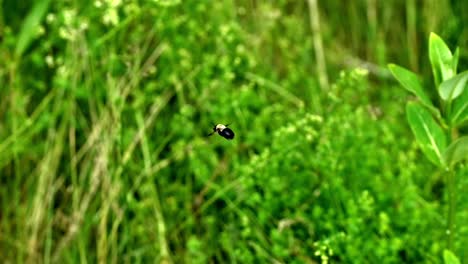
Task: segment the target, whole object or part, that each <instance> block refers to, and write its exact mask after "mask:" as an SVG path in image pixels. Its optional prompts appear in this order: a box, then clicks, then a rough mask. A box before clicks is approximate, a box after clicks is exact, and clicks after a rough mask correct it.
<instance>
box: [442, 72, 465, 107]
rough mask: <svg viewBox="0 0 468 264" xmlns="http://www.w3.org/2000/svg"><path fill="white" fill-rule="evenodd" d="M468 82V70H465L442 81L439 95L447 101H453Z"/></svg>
mask: <svg viewBox="0 0 468 264" xmlns="http://www.w3.org/2000/svg"><path fill="white" fill-rule="evenodd" d="M467 82H468V71H464V72H462V73H459V74H457V75H455V76H454V77H452V78H450V79H448V80H446V81H444V82H442V83H441V84H440V86H439V95H440V97H441V98H442V99H444V100H446V101H452V100H453V99H455V98H457V97H458V96H460V94H462V92H463V90H464V89H465V87H466V83H467Z"/></svg>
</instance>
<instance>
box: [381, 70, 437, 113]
mask: <svg viewBox="0 0 468 264" xmlns="http://www.w3.org/2000/svg"><path fill="white" fill-rule="evenodd" d="M388 68H389V69H390V72H391V73H392V74H393V76H394V77H395V78H396V79H397V80H398V82H400V84H401V85H402V86H403V87H404V88H405V89H406V90H408V91H410V92H411V93H413V94H414V95H416V96H417V97H418V98H419V100H421V103H422V104H423V105H424V106H427V107H429V108H433V106H432V102H431V100H430V99H429V96H427V94H426V93H425V92H424V90H423V87H422V84H421V81H420V80H419V78H418V76H417V75H416V74H414V73H413V72H411V71H409V70H407V69H405V68H403V67H401V66H398V65H395V64H389V65H388Z"/></svg>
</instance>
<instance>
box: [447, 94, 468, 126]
mask: <svg viewBox="0 0 468 264" xmlns="http://www.w3.org/2000/svg"><path fill="white" fill-rule="evenodd" d="M449 120H450V124H451V125H452V126H458V125H460V124H462V123H464V122H465V121H468V89H467V88H465V89H464V91H463V93H462V94H461V95H460V96H459V97H458V98H456V99H455V100H453V103H452V109H451V112H450V116H449Z"/></svg>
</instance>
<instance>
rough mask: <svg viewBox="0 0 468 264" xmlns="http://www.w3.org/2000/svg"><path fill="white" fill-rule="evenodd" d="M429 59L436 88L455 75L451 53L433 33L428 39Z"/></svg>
mask: <svg viewBox="0 0 468 264" xmlns="http://www.w3.org/2000/svg"><path fill="white" fill-rule="evenodd" d="M429 59H430V60H431V65H432V72H433V74H434V80H435V84H436V86H439V84H440V83H441V82H443V81H445V80H448V79H450V78H452V77H453V76H454V75H455V71H454V70H453V66H454V62H453V56H452V52H451V51H450V49H449V48H448V47H447V45H446V44H445V42H444V41H443V40H442V39H441V38H440V37H439V36H437V35H436V34H435V33H433V32H431V35H430V37H429Z"/></svg>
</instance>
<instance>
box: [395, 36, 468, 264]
mask: <svg viewBox="0 0 468 264" xmlns="http://www.w3.org/2000/svg"><path fill="white" fill-rule="evenodd" d="M429 58H430V61H431V66H432V72H433V75H434V84H435V87H436V89H437V92H438V95H439V98H440V100H439V102H440V103H439V104H438V105H435V104H433V102H432V101H431V99H430V97H429V95H428V94H427V93H426V91H425V90H424V87H423V85H422V83H421V81H420V80H419V78H418V76H417V75H416V74H414V73H413V72H411V71H409V70H407V69H405V68H403V67H401V66H398V65H395V64H390V65H389V66H388V67H389V69H390V71H391V72H392V74H393V76H394V77H395V78H396V79H397V80H398V81H399V82H400V84H401V85H402V86H403V87H404V88H405V89H406V90H408V91H410V92H411V93H413V94H414V95H415V96H416V97H417V99H418V100H417V102H408V103H407V105H406V116H407V119H408V123H409V125H410V127H411V130H412V131H413V134H414V136H415V138H416V141H417V142H418V144H419V145H420V147H421V150H422V152H423V153H424V154H425V155H426V157H427V158H428V159H429V160H430V161H431V162H432V163H433V164H434V165H436V166H437V167H438V168H439V169H441V170H442V171H444V173H445V174H446V176H447V193H448V199H449V205H448V206H449V209H448V216H447V231H446V233H447V248H448V249H449V250H452V249H453V238H454V233H455V224H454V219H455V203H456V199H455V195H456V190H455V172H454V170H455V169H456V167H455V166H456V164H458V163H460V162H462V161H463V160H466V159H467V158H468V136H466V135H459V128H460V127H462V126H463V125H464V124H465V123H466V121H467V120H468V88H467V82H468V71H464V72H461V73H459V74H456V72H457V65H458V58H459V50H458V49H457V50H456V51H455V53H453V54H452V52H451V51H450V49H449V48H448V47H447V45H446V44H445V42H444V41H443V40H442V39H441V38H440V37H439V36H437V35H436V34H434V33H431V34H430V37H429ZM444 258H445V259H447V257H446V254H445V253H444Z"/></svg>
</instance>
